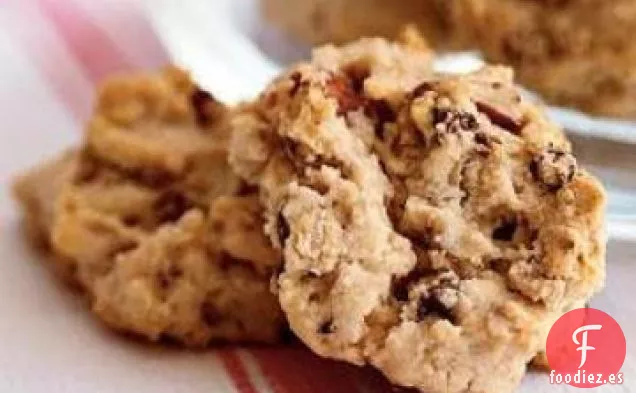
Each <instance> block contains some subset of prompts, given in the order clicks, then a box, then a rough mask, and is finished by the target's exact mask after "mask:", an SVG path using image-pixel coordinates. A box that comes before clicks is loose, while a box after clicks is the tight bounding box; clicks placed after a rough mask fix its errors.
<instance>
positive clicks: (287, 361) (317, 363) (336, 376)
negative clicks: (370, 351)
mask: <svg viewBox="0 0 636 393" xmlns="http://www.w3.org/2000/svg"><path fill="white" fill-rule="evenodd" d="M251 353H252V354H253V356H254V358H255V359H256V361H257V363H258V365H259V367H260V368H261V370H262V372H263V375H264V377H265V379H266V380H267V381H268V382H269V384H270V386H271V388H272V390H273V391H274V392H275V393H324V392H329V393H356V392H358V391H359V390H358V385H357V384H356V381H355V378H354V375H353V374H352V373H351V372H352V366H347V365H345V364H341V363H336V362H333V361H329V360H325V359H321V358H319V357H318V356H316V355H314V354H312V353H311V352H310V351H309V350H308V349H305V348H277V349H260V348H259V349H252V350H251Z"/></svg>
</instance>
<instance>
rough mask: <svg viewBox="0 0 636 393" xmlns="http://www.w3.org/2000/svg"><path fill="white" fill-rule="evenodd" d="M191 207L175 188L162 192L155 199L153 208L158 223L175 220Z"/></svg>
mask: <svg viewBox="0 0 636 393" xmlns="http://www.w3.org/2000/svg"><path fill="white" fill-rule="evenodd" d="M192 207H193V205H192V203H191V202H190V201H189V200H188V198H187V197H185V196H184V195H183V194H182V193H180V192H178V191H175V190H168V191H166V192H164V193H163V194H162V195H161V196H159V198H158V199H157V200H156V201H155V203H154V206H153V209H154V212H155V214H156V216H157V220H158V221H159V222H160V223H166V222H176V221H178V220H179V219H180V218H181V217H182V216H183V215H184V214H185V212H186V211H188V210H190V209H191V208H192Z"/></svg>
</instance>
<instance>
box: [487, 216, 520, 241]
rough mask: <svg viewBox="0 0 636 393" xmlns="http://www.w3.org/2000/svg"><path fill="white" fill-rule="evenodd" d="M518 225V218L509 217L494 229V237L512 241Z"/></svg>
mask: <svg viewBox="0 0 636 393" xmlns="http://www.w3.org/2000/svg"><path fill="white" fill-rule="evenodd" d="M517 226H518V223H517V219H516V218H512V219H509V218H507V219H505V220H503V222H502V223H501V224H500V225H499V226H497V227H496V228H495V229H494V230H493V232H492V238H493V239H495V240H499V241H504V242H509V241H512V239H514V237H515V232H516V231H517Z"/></svg>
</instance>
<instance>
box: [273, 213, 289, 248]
mask: <svg viewBox="0 0 636 393" xmlns="http://www.w3.org/2000/svg"><path fill="white" fill-rule="evenodd" d="M276 234H277V235H278V240H279V241H280V245H281V247H285V242H287V239H288V238H289V235H290V234H291V230H290V228H289V223H288V222H287V220H286V219H285V216H283V213H282V212H281V213H278V218H277V220H276Z"/></svg>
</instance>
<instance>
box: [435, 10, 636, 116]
mask: <svg viewBox="0 0 636 393" xmlns="http://www.w3.org/2000/svg"><path fill="white" fill-rule="evenodd" d="M449 8H450V9H451V10H452V11H451V12H449V14H448V15H449V20H450V21H451V22H449V23H450V24H451V25H452V26H453V27H452V30H453V31H454V32H455V33H454V34H462V32H463V34H464V35H466V34H468V35H469V36H472V37H473V38H472V40H473V41H472V42H473V43H474V46H475V47H479V48H480V49H481V50H482V51H483V52H484V55H485V56H486V57H487V58H488V60H490V61H495V62H501V63H506V64H510V65H512V66H513V67H514V68H515V70H516V71H517V74H518V76H519V79H520V81H521V82H522V83H524V84H527V85H528V87H531V88H533V89H535V90H537V91H538V92H540V93H541V94H542V95H544V96H545V97H546V98H547V99H548V100H550V101H551V102H554V103H557V104H561V105H569V106H575V107H578V108H580V109H583V110H585V111H588V112H592V113H596V114H600V115H607V116H617V117H626V118H635V117H636V109H635V108H634V105H633V103H634V102H635V101H636V44H634V41H633V39H632V37H633V36H634V34H636V3H635V2H634V1H632V0H576V1H567V0H566V1H559V0H555V1H544V0H459V1H453V2H449Z"/></svg>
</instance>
